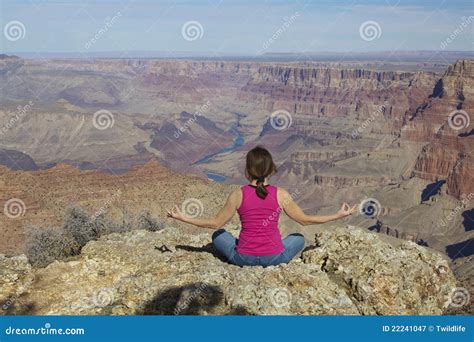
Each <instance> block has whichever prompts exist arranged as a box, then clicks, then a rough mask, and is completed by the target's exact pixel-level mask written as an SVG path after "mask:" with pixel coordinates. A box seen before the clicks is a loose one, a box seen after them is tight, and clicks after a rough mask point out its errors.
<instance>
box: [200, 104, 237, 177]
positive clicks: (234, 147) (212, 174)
mask: <svg viewBox="0 0 474 342" xmlns="http://www.w3.org/2000/svg"><path fill="white" fill-rule="evenodd" d="M236 115H237V123H235V124H234V125H233V126H232V127H231V129H230V130H229V133H230V134H233V135H235V136H236V137H235V139H234V143H233V145H232V146H230V147H225V148H223V149H221V150H219V151H217V152H215V153H212V154H209V155H207V156H205V157H203V158H201V159H199V160H198V161H197V162H195V163H193V165H203V164H206V163H208V162H210V161H211V160H212V159H214V158H215V157H217V156H222V155H224V154H230V153H232V152H234V151H235V150H237V149H238V148H239V147H240V146H242V145H243V144H244V142H245V139H244V135H243V133H242V132H241V131H240V129H241V127H242V126H241V125H240V120H241V118H242V117H243V115H242V114H239V113H236ZM203 172H204V174H205V175H206V176H207V177H208V178H209V179H212V180H213V181H216V182H225V180H226V176H224V175H222V174H219V173H216V172H210V171H206V170H203Z"/></svg>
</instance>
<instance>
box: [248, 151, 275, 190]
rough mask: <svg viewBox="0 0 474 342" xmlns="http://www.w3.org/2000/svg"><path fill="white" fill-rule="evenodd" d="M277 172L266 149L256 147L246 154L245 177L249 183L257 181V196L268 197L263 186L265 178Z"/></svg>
mask: <svg viewBox="0 0 474 342" xmlns="http://www.w3.org/2000/svg"><path fill="white" fill-rule="evenodd" d="M276 172H277V168H276V165H275V163H274V162H273V158H272V155H271V154H270V152H268V150H267V149H266V148H263V147H261V146H257V147H255V148H253V149H251V150H250V151H249V152H248V153H247V158H246V164H245V176H246V177H247V179H248V180H249V181H253V180H254V179H256V180H257V189H256V192H257V196H258V197H260V198H262V199H265V197H267V195H268V191H267V189H265V187H264V186H263V183H264V182H265V178H266V177H268V176H271V175H273V174H275V173H276Z"/></svg>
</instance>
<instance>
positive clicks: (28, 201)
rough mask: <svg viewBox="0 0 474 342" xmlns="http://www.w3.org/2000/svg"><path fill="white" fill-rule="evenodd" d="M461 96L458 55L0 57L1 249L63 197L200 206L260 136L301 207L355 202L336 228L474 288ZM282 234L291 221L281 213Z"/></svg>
mask: <svg viewBox="0 0 474 342" xmlns="http://www.w3.org/2000/svg"><path fill="white" fill-rule="evenodd" d="M473 95H474V60H473V59H459V60H451V61H450V62H449V63H447V62H445V61H443V62H441V61H432V62H424V63H411V64H407V63H402V62H396V61H386V62H377V61H365V62H364V61H360V62H357V63H356V62H347V61H339V62H328V61H318V62H311V61H301V62H290V61H282V60H278V61H247V60H245V61H235V60H156V59H130V60H125V59H96V60H80V59H53V60H30V59H21V58H15V57H11V56H2V57H1V58H0V164H1V165H3V166H0V205H2V207H3V206H4V205H5V207H6V204H7V202H8V201H9V200H11V199H19V200H21V203H23V205H22V208H23V211H22V212H21V214H20V215H18V217H14V218H12V217H11V216H12V215H10V216H8V215H6V214H5V211H4V212H3V213H0V225H1V227H2V235H3V236H4V237H5V238H4V239H2V241H1V242H0V253H3V254H7V255H16V254H20V253H22V252H23V251H24V229H25V227H26V226H28V225H33V226H35V227H36V226H38V227H41V226H55V225H59V224H60V222H61V220H62V218H63V215H64V212H65V210H66V208H68V207H69V206H80V207H83V208H85V209H86V210H87V212H89V213H90V215H93V214H94V212H97V211H98V210H101V208H104V207H105V210H106V212H107V215H108V216H110V217H111V218H112V219H114V220H116V221H126V220H129V221H131V222H133V220H134V218H133V217H134V216H136V215H137V214H138V213H139V212H141V211H143V210H145V209H148V210H149V211H150V212H151V214H152V215H153V216H155V217H160V218H163V219H164V217H165V216H166V215H165V210H166V209H167V208H169V207H170V206H171V205H173V204H180V203H183V202H185V201H186V200H187V199H190V198H194V199H198V200H199V201H200V202H201V203H202V207H203V210H202V214H203V215H208V214H209V215H210V214H213V213H215V212H216V211H217V210H218V208H219V206H220V205H222V204H223V203H224V201H225V198H226V196H227V194H228V193H229V192H230V191H231V190H232V189H233V188H235V187H237V186H238V185H239V184H244V183H245V181H246V180H245V177H244V175H243V167H244V160H245V154H246V152H247V151H248V150H249V149H250V148H252V147H254V146H255V145H257V144H260V145H263V146H266V147H268V148H269V149H270V150H271V152H272V154H273V156H274V159H275V162H276V164H277V166H278V172H277V174H276V175H274V176H273V177H272V182H274V183H275V184H278V185H279V186H283V187H285V188H287V189H288V191H289V192H290V193H291V192H295V191H296V192H297V193H298V196H297V198H296V201H297V202H298V204H299V205H300V206H301V207H302V208H304V209H305V210H306V211H308V212H318V213H330V212H334V211H335V210H337V208H338V206H339V205H340V203H341V202H343V201H344V202H349V203H361V205H362V204H363V203H365V202H366V201H367V200H369V199H370V200H371V202H370V201H369V202H370V203H372V204H374V206H375V208H374V209H376V215H370V216H368V215H363V214H358V215H355V216H353V217H350V218H349V219H347V224H348V225H352V226H357V227H360V228H363V229H365V230H370V231H374V232H378V233H380V235H390V236H389V238H398V239H399V240H401V241H403V240H410V241H412V242H415V243H418V244H419V245H423V246H425V248H429V249H434V250H437V251H439V252H441V253H444V254H445V255H447V256H448V257H449V258H450V259H451V262H452V265H451V266H452V267H453V270H454V274H455V275H456V278H457V280H458V284H459V286H462V287H465V288H467V289H469V290H470V291H471V293H473V292H472V291H474V285H473V284H472V276H471V275H472V272H473V269H474V268H473V267H472V256H473V253H474V244H473V243H472V241H473V239H474V210H473V205H472V201H473V199H474V179H473V174H472V170H473V164H474V160H473V155H472V151H473V146H474V133H473V132H474V123H473V122H472V120H471V118H472V113H473V112H474V96H473ZM473 120H474V119H473ZM117 194H119V195H117ZM21 203H20V204H21ZM14 216H16V215H14ZM233 223H234V224H236V223H237V222H233ZM325 227H326V225H322V228H325ZM328 227H329V226H327V228H328ZM178 228H179V229H185V230H186V231H187V232H189V233H190V234H197V232H196V231H194V230H193V229H191V228H189V227H186V226H184V225H183V226H181V225H179V227H178ZM315 229H316V228H314V227H310V228H304V231H305V232H306V234H309V235H311V234H314V232H315ZM318 229H319V228H318ZM328 229H329V228H328ZM282 230H283V231H284V232H293V231H295V230H296V231H303V228H302V227H299V226H297V225H295V224H294V223H292V222H290V221H289V219H288V218H287V217H284V218H283V222H282Z"/></svg>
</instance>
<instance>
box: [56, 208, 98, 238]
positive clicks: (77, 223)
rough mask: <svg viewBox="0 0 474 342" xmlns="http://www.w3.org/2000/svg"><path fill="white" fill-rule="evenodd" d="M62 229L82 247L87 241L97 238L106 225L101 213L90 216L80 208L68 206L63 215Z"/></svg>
mask: <svg viewBox="0 0 474 342" xmlns="http://www.w3.org/2000/svg"><path fill="white" fill-rule="evenodd" d="M63 230H64V232H65V233H66V234H68V235H70V236H72V237H73V238H74V240H76V241H77V243H78V244H79V245H80V246H81V247H82V246H84V245H85V244H86V243H88V242H89V241H92V240H97V238H98V237H99V236H100V235H103V233H104V232H105V231H106V230H107V227H106V224H105V222H104V215H103V214H100V215H97V216H93V217H91V216H89V215H87V213H86V212H85V211H84V210H82V209H80V208H75V207H70V208H68V209H67V210H66V214H65V215H64V224H63Z"/></svg>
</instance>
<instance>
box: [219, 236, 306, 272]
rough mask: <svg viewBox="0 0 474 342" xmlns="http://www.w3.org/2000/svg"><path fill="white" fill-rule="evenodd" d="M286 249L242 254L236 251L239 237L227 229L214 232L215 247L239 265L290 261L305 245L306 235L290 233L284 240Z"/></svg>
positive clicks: (263, 264)
mask: <svg viewBox="0 0 474 342" xmlns="http://www.w3.org/2000/svg"><path fill="white" fill-rule="evenodd" d="M282 242H283V246H284V248H285V249H284V251H283V252H281V253H280V254H275V255H265V256H254V255H247V254H241V253H239V252H237V251H236V249H235V247H236V245H237V239H236V238H235V237H233V236H232V234H230V233H229V232H227V231H226V230H225V229H219V230H218V231H216V232H214V234H212V245H213V246H214V249H215V250H217V252H219V253H220V254H222V255H223V256H224V257H225V258H226V259H227V260H228V261H229V262H230V263H231V264H234V265H238V266H263V267H265V266H272V265H278V264H283V263H289V262H290V261H291V259H293V258H294V257H295V256H296V255H297V254H298V253H299V252H301V251H302V250H303V247H304V236H303V235H301V234H290V235H288V236H287V237H286V238H284V239H283V240H282Z"/></svg>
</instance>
